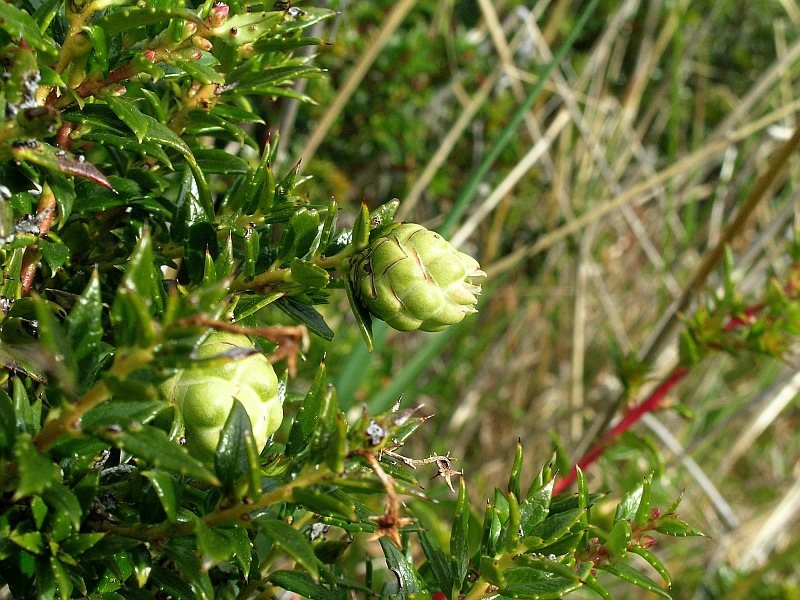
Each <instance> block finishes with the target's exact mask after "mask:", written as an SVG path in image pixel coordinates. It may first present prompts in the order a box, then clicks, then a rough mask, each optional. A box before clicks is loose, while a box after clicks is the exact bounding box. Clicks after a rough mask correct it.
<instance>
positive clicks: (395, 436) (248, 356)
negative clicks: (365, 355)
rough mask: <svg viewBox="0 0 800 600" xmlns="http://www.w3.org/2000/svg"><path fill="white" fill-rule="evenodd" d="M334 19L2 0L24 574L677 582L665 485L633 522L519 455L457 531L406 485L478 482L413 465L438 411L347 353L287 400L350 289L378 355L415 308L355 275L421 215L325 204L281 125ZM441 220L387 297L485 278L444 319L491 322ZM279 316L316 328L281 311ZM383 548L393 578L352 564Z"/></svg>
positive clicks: (13, 581) (229, 589)
mask: <svg viewBox="0 0 800 600" xmlns="http://www.w3.org/2000/svg"><path fill="white" fill-rule="evenodd" d="M332 15H333V13H332V12H331V11H328V10H324V9H317V8H304V9H302V10H301V9H297V8H293V7H290V6H284V5H283V3H278V4H277V5H276V6H274V7H273V6H268V5H264V4H253V5H244V4H242V3H239V2H234V3H232V4H231V5H230V6H228V5H224V4H219V3H212V2H206V3H204V4H201V5H197V6H190V7H187V6H186V5H184V4H183V3H178V2H169V1H165V2H159V3H157V4H156V5H153V6H150V5H144V4H136V5H134V4H133V3H131V2H128V1H127V0H88V1H78V2H72V1H70V2H65V3H64V2H59V1H58V0H52V1H47V2H44V3H41V4H39V5H38V6H36V7H34V6H32V5H29V4H27V3H25V2H19V3H17V4H16V5H11V4H5V3H2V4H0V18H1V19H2V21H1V22H2V27H1V28H0V62H1V63H2V65H3V68H4V69H5V74H6V76H5V77H3V79H2V88H1V89H0V114H2V117H3V122H2V125H0V181H2V187H0V191H1V192H2V198H0V207H1V208H0V253H2V258H3V275H4V278H3V284H2V286H3V289H2V300H3V313H4V315H3V320H2V323H1V324H0V360H2V367H3V388H2V389H0V494H2V495H1V496H0V533H2V535H1V536H0V540H2V541H0V582H2V583H4V584H5V585H7V586H8V588H9V591H10V593H11V594H12V595H13V597H15V598H28V597H39V598H55V597H58V598H72V597H75V598H77V597H96V598H100V597H102V598H131V599H138V598H147V597H164V596H171V597H175V598H190V597H198V598H203V599H205V598H209V599H210V598H260V597H267V596H270V595H272V594H273V593H274V591H275V588H282V589H285V590H289V591H291V592H294V593H296V594H299V595H301V596H304V597H309V598H344V597H348V594H349V593H350V592H351V591H356V592H359V593H364V594H366V595H380V596H381V597H401V598H412V597H414V598H426V597H438V595H440V594H444V595H445V596H449V597H458V596H459V595H461V594H464V595H466V597H470V598H476V597H480V596H483V595H484V594H490V593H491V594H492V595H501V596H508V597H517V598H556V597H561V596H563V595H566V594H568V593H570V592H571V591H574V590H576V589H578V588H582V587H586V588H588V589H590V590H592V591H594V592H596V593H597V594H599V595H600V596H601V597H606V598H607V597H610V596H609V592H608V591H606V589H605V587H603V584H601V583H600V581H598V579H597V575H598V573H601V572H603V573H608V574H610V575H613V576H616V577H617V578H619V579H621V580H623V581H625V582H629V583H631V584H633V585H635V586H639V587H641V588H644V589H646V590H648V591H650V592H653V593H656V594H659V595H661V596H665V597H666V596H667V593H666V592H665V591H663V589H662V588H661V587H660V585H659V584H657V583H656V582H655V581H654V580H653V579H651V578H650V577H649V576H647V575H644V574H642V573H640V572H639V571H638V570H635V569H633V568H632V567H631V566H629V565H628V563H627V562H625V559H626V557H627V556H628V555H629V554H636V555H638V556H640V557H641V558H643V559H644V560H645V561H646V562H647V563H649V564H650V565H651V566H652V567H653V569H654V570H655V571H656V573H657V574H658V575H659V576H660V577H661V578H662V579H663V581H664V583H665V584H666V585H667V586H668V585H669V583H670V579H669V575H668V574H667V572H666V570H665V568H664V566H663V565H662V564H661V562H660V561H659V559H658V558H657V557H656V556H655V555H654V554H652V553H651V552H650V551H649V550H647V548H648V547H649V546H651V545H652V543H653V542H654V540H653V538H651V537H650V534H651V533H652V532H657V533H662V534H666V535H672V536H686V535H697V533H696V532H695V531H694V530H693V529H692V528H691V527H689V526H688V525H687V524H685V523H684V522H682V521H681V520H679V519H678V518H677V517H676V515H675V514H674V510H675V508H676V506H677V505H676V506H674V507H672V508H670V509H669V510H667V511H665V512H664V513H663V514H662V513H659V512H658V511H657V510H655V509H652V508H651V506H650V485H651V484H650V481H649V480H645V481H644V482H643V483H642V484H641V485H640V486H638V487H637V488H636V489H634V490H633V491H632V492H630V493H629V494H628V495H626V496H625V498H624V499H623V501H622V503H621V504H620V506H619V508H618V509H617V512H616V516H615V519H614V522H613V524H612V525H611V527H610V528H609V529H608V530H607V531H606V530H604V529H603V528H602V527H601V526H600V525H599V524H597V523H596V522H595V520H594V519H593V518H592V509H593V507H594V506H595V504H596V503H597V502H598V501H599V500H600V496H599V495H596V494H590V493H589V491H588V489H587V484H586V481H585V479H584V478H583V477H582V476H579V478H578V483H579V484H578V493H577V494H559V495H556V496H555V497H554V496H553V489H554V488H553V486H554V482H555V471H554V468H553V465H552V464H550V465H547V466H546V467H545V468H544V469H543V470H542V471H541V472H540V473H539V474H538V476H537V477H536V478H535V479H534V481H533V483H532V484H531V485H530V487H529V488H528V491H527V493H525V494H523V493H522V491H521V490H522V484H521V481H520V477H521V475H520V474H521V467H522V451H521V448H520V449H519V450H518V452H517V456H516V460H515V462H514V464H513V466H512V472H511V475H510V477H509V485H508V489H507V490H499V489H496V490H495V491H494V493H493V496H492V499H491V501H490V502H489V504H488V505H487V507H486V510H485V516H484V521H483V528H482V529H481V530H480V531H477V530H475V529H474V527H473V520H472V519H471V514H472V513H471V509H470V505H469V502H468V497H467V487H466V485H465V482H464V479H463V478H461V479H460V480H459V493H458V500H457V503H456V509H455V514H454V515H453V519H452V530H451V535H450V538H449V540H443V539H440V537H439V536H436V535H434V534H433V532H428V531H426V530H425V529H424V528H423V527H422V526H421V525H420V524H419V523H418V522H416V521H414V520H413V519H412V518H411V517H409V516H404V515H403V512H402V506H401V503H400V500H399V499H398V496H400V495H402V496H408V497H411V498H417V499H421V500H428V498H427V496H426V495H425V493H424V492H423V491H422V487H421V485H420V484H419V483H418V482H417V480H416V478H415V477H414V475H413V474H412V472H411V471H409V469H408V468H406V467H416V466H419V465H420V464H426V463H435V464H436V465H437V466H438V468H439V474H440V475H442V476H443V477H444V479H445V480H446V482H447V483H448V484H451V483H452V477H454V476H456V475H460V474H459V473H457V472H455V471H453V470H452V469H451V468H450V460H449V458H448V457H446V456H436V457H432V458H429V459H424V460H421V461H415V460H412V459H408V458H405V457H403V456H401V455H399V454H397V453H396V452H395V451H396V450H397V449H398V448H399V447H400V446H402V444H403V443H404V442H405V441H406V439H408V438H409V437H410V436H411V435H412V434H413V433H414V432H415V431H416V430H417V429H418V428H420V427H422V426H423V424H424V422H425V420H426V419H425V418H423V417H421V416H418V415H417V408H409V409H400V407H399V403H398V406H396V407H395V408H393V409H392V410H391V411H388V412H384V413H381V414H375V415H370V414H368V413H367V412H366V411H364V412H363V414H362V415H361V416H360V417H359V418H358V419H356V420H355V421H354V422H352V423H350V422H348V420H347V418H346V417H345V415H344V413H343V412H342V410H341V408H340V406H339V403H338V400H337V394H336V390H335V388H334V387H333V386H332V385H331V384H330V383H329V382H328V378H327V373H326V367H325V364H324V362H323V363H322V364H321V365H320V366H319V369H318V371H317V373H316V377H315V378H314V380H313V382H312V383H311V385H310V387H309V389H308V391H307V393H305V394H302V393H297V392H290V391H289V390H288V388H289V378H290V377H292V378H293V377H294V376H295V371H296V363H297V360H298V358H299V357H300V355H302V352H303V349H304V347H305V344H306V342H307V340H306V335H307V332H311V333H312V334H314V335H316V336H318V337H319V338H322V339H325V340H331V339H333V336H334V332H333V330H332V329H331V327H330V326H329V325H328V323H327V322H326V319H325V317H324V316H323V314H322V312H320V311H319V310H318V309H317V308H316V307H319V306H320V305H323V304H325V303H326V301H327V299H328V294H329V293H330V290H329V288H332V289H335V288H336V287H347V291H348V292H349V293H348V296H349V299H350V301H351V307H352V309H353V313H354V315H355V318H356V321H357V323H358V325H359V326H360V328H361V330H362V334H363V335H364V337H365V339H366V340H367V342H368V343H369V344H371V340H372V331H371V318H372V317H371V315H372V316H377V317H378V318H381V317H384V318H388V317H386V315H385V313H384V312H382V311H380V310H376V309H375V307H374V306H371V305H370V303H369V302H366V301H365V300H364V298H363V290H362V291H361V292H358V291H356V292H354V287H355V285H354V284H353V280H354V279H355V277H354V276H353V273H352V272H351V271H352V270H353V269H356V268H358V269H361V271H362V272H363V271H364V268H365V267H364V265H363V262H362V260H363V256H361V254H360V253H362V252H364V251H365V249H366V248H368V247H370V245H371V244H373V243H376V240H378V242H380V240H381V239H385V238H381V236H382V235H391V230H392V227H393V226H394V224H393V222H392V221H393V218H394V215H395V213H396V211H397V209H398V205H397V202H396V201H390V202H387V203H386V204H383V205H382V206H380V207H379V208H377V209H375V210H374V211H373V212H371V213H370V212H368V210H367V208H366V206H365V205H362V208H361V211H360V213H359V214H358V215H357V216H356V219H355V223H354V225H353V227H351V228H345V229H339V228H337V219H338V212H339V208H338V206H337V203H336V201H335V200H330V201H324V202H319V201H316V200H314V199H311V200H310V199H308V198H306V197H304V196H303V195H302V187H301V185H302V184H303V183H304V179H303V178H301V177H300V176H299V174H298V169H297V168H292V169H289V170H288V172H287V173H282V174H276V173H273V171H272V169H271V165H272V164H273V163H274V154H275V152H276V145H275V144H272V143H270V142H269V141H268V142H267V143H266V144H263V147H262V144H260V143H259V142H257V141H256V139H254V135H256V132H258V131H259V129H258V127H257V125H259V124H262V123H263V119H262V117H261V116H260V114H259V109H258V108H257V106H258V104H257V98H258V97H259V96H260V97H263V98H268V99H273V98H276V97H289V98H297V99H300V100H304V101H310V100H311V99H310V98H308V97H306V96H305V95H304V94H302V93H300V92H298V91H297V90H296V89H295V88H292V87H290V86H289V84H290V83H292V82H293V81H295V80H297V79H301V78H307V79H313V78H315V77H319V76H320V73H321V72H320V69H319V68H317V67H315V66H313V65H311V64H309V61H308V59H307V58H304V57H300V56H296V55H294V54H293V53H292V50H293V49H295V48H299V47H302V46H304V45H314V44H319V43H320V41H319V40H316V39H313V38H307V37H304V35H305V33H306V31H307V30H308V29H309V28H310V27H312V26H314V25H316V24H317V23H319V22H321V21H323V20H324V19H327V18H329V17H331V16H332ZM230 144H233V146H234V147H235V150H233V151H231V150H230V149H229V148H230V146H229V145H230ZM248 150H249V151H248ZM252 150H256V156H255V157H254V158H251V157H252V155H253V151H252ZM31 215H35V216H31ZM400 227H405V228H409V227H410V228H412V229H413V230H414V231H426V230H423V229H422V228H421V227H420V226H416V225H407V226H402V225H401V226H400ZM431 235H432V236H434V238H435V240H436V243H437V244H439V245H438V246H437V247H436V249H437V252H438V253H434V254H436V256H434V257H433V258H431V260H438V261H439V262H438V263H437V264H436V265H435V266H434V267H431V268H430V270H429V271H428V270H426V269H425V266H424V265H423V266H422V268H421V271H418V272H414V273H411V274H406V275H401V276H400V280H393V283H392V286H389V288H388V289H386V290H383V291H378V292H376V293H378V295H380V294H390V293H391V294H394V289H393V287H394V286H397V285H400V286H403V287H404V288H408V289H410V288H412V287H413V286H414V285H415V284H416V283H418V282H420V281H428V280H430V279H431V278H432V279H434V280H437V279H439V278H440V275H439V273H445V275H446V276H447V277H450V275H449V274H448V273H449V270H453V269H455V271H457V273H456V275H455V276H454V277H451V278H450V279H447V280H446V282H445V283H444V284H443V285H445V286H447V287H450V286H451V284H453V283H454V282H456V283H458V284H459V285H465V289H464V290H460V291H461V293H462V296H463V295H466V296H468V298H466V299H464V298H459V302H460V304H464V305H468V306H469V310H466V309H465V310H464V311H461V312H459V315H458V316H459V318H458V319H452V318H450V319H448V321H447V322H446V323H439V322H437V323H436V326H435V327H431V328H435V329H441V328H443V327H444V326H446V325H448V324H450V322H455V321H456V320H460V319H461V318H463V317H464V315H465V313H466V312H471V311H472V305H473V304H474V303H475V301H476V298H475V296H474V294H476V293H477V291H478V290H477V287H475V286H472V285H469V281H466V284H465V278H467V276H477V275H482V274H483V273H482V272H481V271H480V270H479V267H478V265H477V262H475V261H474V260H473V259H471V258H469V257H466V255H463V254H461V253H456V251H455V250H454V249H452V250H451V248H450V246H449V244H447V243H446V242H443V240H441V239H440V238H439V237H438V235H435V234H431ZM442 242H443V243H444V244H447V246H442V245H441V244H442ZM432 245H433V242H430V241H429V244H428V246H429V247H428V248H424V249H420V248H417V249H413V248H411V249H409V248H406V250H407V251H408V252H409V254H414V253H415V252H417V251H419V252H420V254H423V255H424V254H426V252H428V251H430V246H432ZM442 247H444V250H442ZM401 250H403V247H401ZM403 251H405V250H403ZM356 256H359V257H360V258H359V260H351V259H353V258H354V257H356ZM424 262H425V261H423V263H424ZM454 265H455V266H454ZM391 266H392V265H391V264H390V265H383V267H384V271H386V270H388V269H389V268H390V267H391ZM449 267H452V269H449ZM440 283H441V282H440ZM457 291H459V290H455V291H454V290H452V289H450V290H449V292H448V293H451V294H455V293H456V292H457ZM395 299H396V298H395ZM373 300H375V298H373ZM448 300H450V301H452V300H453V299H452V298H449V297H448ZM400 303H401V304H402V299H401V300H400ZM379 304H380V303H379ZM440 308H441V307H439V306H429V307H426V306H423V307H422V308H421V309H420V308H418V307H417V308H415V310H418V311H421V313H419V314H415V318H417V319H418V320H420V321H423V322H426V321H427V320H428V319H432V318H435V317H436V314H427V313H428V312H430V313H437V311H438V310H439V309H440ZM278 311H281V312H282V313H285V314H288V315H289V316H290V317H291V318H292V319H293V320H294V321H296V322H297V324H296V325H275V324H274V322H275V320H276V318H275V314H276V313H277V312H278ZM405 328H407V327H405ZM243 336H248V338H245V337H243ZM268 355H269V359H270V362H275V363H277V364H281V361H283V360H285V361H286V368H285V373H284V374H283V375H282V376H281V377H277V376H276V375H275V373H274V371H273V367H272V366H271V365H270V362H268V360H267V356H268ZM248 377H252V378H257V379H258V380H257V381H248ZM299 397H302V399H301V400H300V399H299ZM294 399H297V400H298V403H299V407H298V408H297V410H296V411H294V413H293V415H291V416H289V412H291V408H290V405H291V404H292V400H294ZM282 405H283V406H282ZM281 408H283V410H285V411H286V413H287V414H286V417H287V418H286V422H287V423H288V425H287V427H286V428H284V430H280V429H279V428H278V427H279V423H280V422H281V420H282V415H281V412H280V410H279V409H281ZM262 410H263V411H266V412H268V413H269V414H261V411H262ZM198 439H199V440H200V441H199V442H198V441H197V440H198ZM376 497H378V498H380V500H378V501H377V502H376V501H375V498H376ZM384 499H385V502H386V504H385V506H382V503H383V501H384ZM364 538H369V540H371V541H375V540H378V543H379V545H380V548H381V549H382V551H383V554H384V556H385V559H386V564H387V567H388V569H389V572H390V573H392V574H393V575H386V576H384V577H375V576H373V575H374V574H373V573H372V570H371V565H370V566H369V567H368V568H367V576H366V577H365V578H363V577H361V570H360V569H359V568H348V564H347V563H348V561H349V560H350V558H349V557H348V556H347V555H348V548H349V547H350V546H351V545H353V544H356V543H357V542H358V543H365V541H364ZM417 541H418V543H419V547H420V548H421V554H420V553H419V552H417V553H416V554H415V553H414V551H413V549H412V547H415V546H414V544H415V542H417ZM356 560H358V559H357V558H356Z"/></svg>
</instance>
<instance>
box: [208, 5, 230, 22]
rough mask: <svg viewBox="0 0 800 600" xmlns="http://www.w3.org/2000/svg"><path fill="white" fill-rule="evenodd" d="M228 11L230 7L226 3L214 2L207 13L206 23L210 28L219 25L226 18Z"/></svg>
mask: <svg viewBox="0 0 800 600" xmlns="http://www.w3.org/2000/svg"><path fill="white" fill-rule="evenodd" d="M229 11H230V7H229V6H228V5H227V4H216V5H215V6H214V8H212V9H211V13H210V14H209V15H208V24H209V25H210V26H211V27H212V28H213V27H219V26H220V25H222V24H223V23H224V22H225V21H226V20H227V18H228V12H229Z"/></svg>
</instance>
